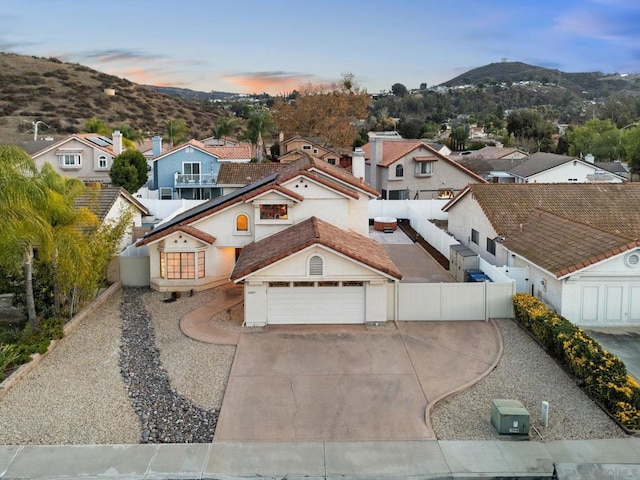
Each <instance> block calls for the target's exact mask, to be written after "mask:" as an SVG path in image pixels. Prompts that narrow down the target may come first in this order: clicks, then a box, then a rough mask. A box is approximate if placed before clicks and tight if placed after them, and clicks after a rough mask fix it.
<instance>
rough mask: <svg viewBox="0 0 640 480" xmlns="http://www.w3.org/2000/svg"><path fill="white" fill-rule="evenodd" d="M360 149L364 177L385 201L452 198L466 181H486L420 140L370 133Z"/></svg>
mask: <svg viewBox="0 0 640 480" xmlns="http://www.w3.org/2000/svg"><path fill="white" fill-rule="evenodd" d="M362 148H363V150H364V153H365V157H366V159H367V162H366V163H367V165H366V167H365V180H366V181H367V182H368V183H369V184H370V185H372V186H373V187H374V188H376V189H377V190H378V191H379V192H381V194H382V199H384V200H406V199H415V200H428V199H434V198H440V199H442V198H452V197H453V196H454V194H455V193H456V192H458V191H460V190H462V189H463V188H464V187H465V186H466V185H467V184H468V183H485V182H486V180H484V179H483V178H482V177H480V176H478V175H476V174H475V173H473V172H472V171H471V170H468V169H467V168H465V167H464V166H462V165H460V164H459V163H457V162H455V161H453V160H452V159H450V158H449V157H447V156H446V155H442V154H441V153H439V152H438V151H436V150H434V149H433V148H432V147H430V146H429V145H428V144H426V143H425V142H422V141H420V140H404V139H402V138H394V137H390V136H388V135H377V134H375V133H370V134H369V143H367V144H366V145H365V146H364V147H362Z"/></svg>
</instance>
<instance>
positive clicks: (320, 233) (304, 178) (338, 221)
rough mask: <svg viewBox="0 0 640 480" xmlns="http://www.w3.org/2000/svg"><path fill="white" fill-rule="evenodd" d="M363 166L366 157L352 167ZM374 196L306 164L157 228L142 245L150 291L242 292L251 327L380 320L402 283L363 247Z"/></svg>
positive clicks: (353, 181)
mask: <svg viewBox="0 0 640 480" xmlns="http://www.w3.org/2000/svg"><path fill="white" fill-rule="evenodd" d="M354 158H355V161H356V163H362V165H361V166H360V165H359V166H358V168H357V170H358V169H359V170H360V171H364V157H363V156H356V157H354ZM377 196H378V193H377V192H376V191H375V190H374V189H373V188H372V187H371V186H369V185H368V184H366V183H364V182H363V181H361V180H360V179H359V178H356V177H354V176H353V175H351V174H350V173H349V172H347V171H345V170H344V169H342V168H340V167H337V166H334V165H331V164H329V163H327V162H325V161H323V160H320V159H316V158H312V157H311V158H310V157H305V158H301V159H300V160H298V161H296V162H293V163H291V164H288V165H286V166H285V168H283V169H281V170H280V171H278V172H276V173H272V174H270V175H268V176H266V177H263V178H262V179H260V180H258V181H255V182H253V183H251V184H249V185H246V186H245V187H243V188H239V189H238V190H235V191H233V192H231V193H230V194H229V195H225V196H222V197H217V198H213V199H211V200H209V201H207V202H204V203H203V204H201V205H198V206H197V207H195V208H192V209H191V210H188V211H186V212H183V213H181V214H179V215H177V216H175V217H174V218H172V219H171V220H169V221H167V222H165V223H163V224H161V225H158V226H157V227H156V228H155V229H154V230H152V231H151V232H149V233H148V234H147V235H145V237H144V238H142V239H141V240H139V241H138V242H137V244H136V245H137V246H143V245H147V246H148V247H149V255H150V278H151V280H150V281H151V287H152V288H153V289H156V290H160V291H176V290H183V291H184V290H192V289H193V290H202V289H206V288H209V287H212V286H214V285H217V284H220V283H223V282H227V281H229V279H231V280H233V281H234V282H237V283H243V284H244V292H245V296H244V299H245V319H246V320H245V321H246V324H247V325H248V326H261V325H267V324H276V323H365V322H372V323H377V322H384V321H386V319H387V311H388V309H387V297H388V295H387V293H388V289H389V287H388V284H389V283H390V282H391V283H394V282H397V281H398V280H399V279H400V278H401V277H402V275H401V274H400V272H399V271H398V269H397V268H396V267H395V265H394V264H393V262H392V261H391V260H390V258H389V257H388V255H387V253H386V252H385V250H384V249H383V248H382V247H381V246H380V245H379V244H377V243H376V242H375V241H373V240H372V239H370V238H369V236H368V232H369V221H368V203H369V200H370V199H372V198H376V197H377Z"/></svg>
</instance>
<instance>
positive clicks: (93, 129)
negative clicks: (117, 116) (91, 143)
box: [84, 117, 111, 136]
mask: <svg viewBox="0 0 640 480" xmlns="http://www.w3.org/2000/svg"><path fill="white" fill-rule="evenodd" d="M84 129H85V131H86V132H87V133H97V134H98V135H106V136H109V135H111V129H110V128H109V127H108V126H107V124H106V123H105V121H104V120H98V119H97V118H96V117H92V118H90V119H89V120H87V123H86V124H85V126H84Z"/></svg>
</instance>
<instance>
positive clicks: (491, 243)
mask: <svg viewBox="0 0 640 480" xmlns="http://www.w3.org/2000/svg"><path fill="white" fill-rule="evenodd" d="M487 252H489V253H490V254H491V255H495V254H496V241H495V240H493V239H492V238H489V237H487Z"/></svg>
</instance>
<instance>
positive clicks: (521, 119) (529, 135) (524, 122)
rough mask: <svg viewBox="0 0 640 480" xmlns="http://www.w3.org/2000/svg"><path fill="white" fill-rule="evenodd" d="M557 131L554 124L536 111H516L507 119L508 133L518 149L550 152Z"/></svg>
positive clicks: (525, 109)
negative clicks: (553, 136)
mask: <svg viewBox="0 0 640 480" xmlns="http://www.w3.org/2000/svg"><path fill="white" fill-rule="evenodd" d="M555 130H556V128H555V127H554V126H553V124H552V123H551V122H549V121H548V120H545V119H544V118H543V117H542V114H541V113H540V112H538V111H537V110H534V109H530V108H524V109H521V110H514V111H512V112H511V113H509V116H508V117H507V132H508V133H509V135H510V136H512V137H513V138H514V139H515V142H516V145H517V146H518V147H520V148H522V149H524V150H528V151H530V152H538V151H543V152H550V151H551V150H552V149H553V139H552V135H553V133H554V132H555Z"/></svg>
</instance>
